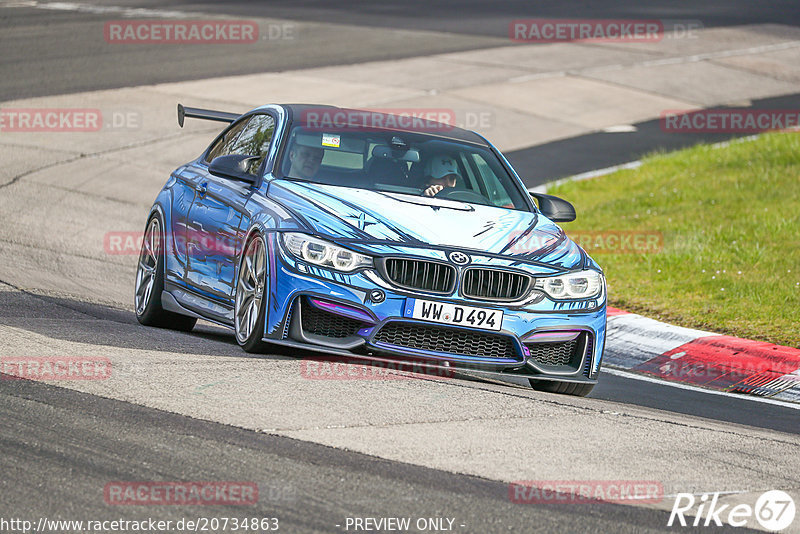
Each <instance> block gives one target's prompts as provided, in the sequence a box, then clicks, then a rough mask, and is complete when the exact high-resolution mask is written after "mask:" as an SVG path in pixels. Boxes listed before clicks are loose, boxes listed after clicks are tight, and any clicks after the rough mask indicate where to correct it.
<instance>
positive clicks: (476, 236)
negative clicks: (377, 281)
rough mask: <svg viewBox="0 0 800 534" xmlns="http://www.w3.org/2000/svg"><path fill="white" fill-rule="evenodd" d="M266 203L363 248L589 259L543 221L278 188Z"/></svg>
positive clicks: (328, 188)
mask: <svg viewBox="0 0 800 534" xmlns="http://www.w3.org/2000/svg"><path fill="white" fill-rule="evenodd" d="M268 195H269V196H270V198H272V199H273V200H276V201H277V202H279V203H280V204H282V205H283V206H284V207H286V208H287V209H288V210H290V211H291V212H292V213H293V214H294V215H295V217H296V218H297V219H298V221H299V222H300V223H301V225H303V226H306V227H307V228H308V229H309V230H311V231H313V232H314V233H315V234H317V235H321V236H326V237H329V238H331V239H335V240H353V241H355V242H358V243H363V244H364V245H369V244H388V245H397V244H401V245H404V246H411V247H414V246H424V247H430V246H441V247H452V248H458V249H461V250H474V251H476V252H488V253H490V254H492V255H499V256H503V257H508V258H510V259H515V260H518V261H522V262H536V263H547V264H548V265H552V266H556V267H561V268H566V269H571V268H575V267H579V266H582V265H584V264H585V263H586V257H585V253H584V252H583V251H582V250H581V249H580V247H578V246H577V245H576V244H575V243H573V242H572V241H571V240H570V239H569V238H568V237H567V236H566V235H565V234H564V232H563V230H561V228H559V227H558V226H557V225H556V224H555V223H553V222H552V221H550V220H549V219H547V218H546V217H544V216H543V215H541V214H539V213H531V212H525V211H517V210H511V209H505V208H496V207H492V206H481V205H477V204H466V203H463V202H456V201H451V200H443V199H437V198H428V197H421V196H415V195H406V194H401V193H388V192H380V191H370V190H367V189H356V188H351V187H340V186H333V185H325V184H315V183H310V182H296V181H288V180H276V181H274V182H273V183H272V184H270V187H269V192H268Z"/></svg>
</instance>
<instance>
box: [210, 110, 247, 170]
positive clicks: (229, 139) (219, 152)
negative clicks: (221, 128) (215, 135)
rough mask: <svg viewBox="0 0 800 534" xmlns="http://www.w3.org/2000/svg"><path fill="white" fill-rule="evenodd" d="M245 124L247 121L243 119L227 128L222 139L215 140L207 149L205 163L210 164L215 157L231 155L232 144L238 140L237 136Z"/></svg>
mask: <svg viewBox="0 0 800 534" xmlns="http://www.w3.org/2000/svg"><path fill="white" fill-rule="evenodd" d="M247 123H248V119H244V120H241V121H239V122H237V123H236V124H234V125H233V126H231V127H230V128H228V131H227V132H225V134H224V135H223V136H222V137H220V138H219V139H217V140H216V142H215V143H214V145H213V146H212V147H211V149H209V151H208V154H207V155H206V159H205V161H206V162H208V163H211V162H212V161H213V160H214V158H216V157H219V156H227V155H228V154H231V153H232V152H231V149H232V147H233V144H234V142H236V140H237V139H238V138H239V134H240V133H242V130H243V129H244V127H245V126H246V125H247Z"/></svg>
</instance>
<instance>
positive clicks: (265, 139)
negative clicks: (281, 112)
mask: <svg viewBox="0 0 800 534" xmlns="http://www.w3.org/2000/svg"><path fill="white" fill-rule="evenodd" d="M274 133H275V119H273V118H272V116H271V115H264V114H260V115H253V116H252V117H251V118H250V120H249V121H248V123H247V125H246V126H245V127H244V129H243V130H242V133H241V135H239V137H238V138H237V139H236V140H235V141H234V142H233V143H232V145H231V152H230V153H231V154H241V155H250V156H258V159H256V160H253V161H252V162H250V165H249V167H248V172H250V173H251V174H253V173H255V172H256V171H257V170H258V168H259V167H260V166H261V163H262V162H263V161H264V158H265V157H267V152H269V145H270V142H272V135H273V134H274Z"/></svg>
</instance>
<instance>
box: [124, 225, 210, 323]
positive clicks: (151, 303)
mask: <svg viewBox="0 0 800 534" xmlns="http://www.w3.org/2000/svg"><path fill="white" fill-rule="evenodd" d="M162 243H163V234H162V232H161V221H160V219H159V218H158V215H154V216H153V218H151V219H150V221H149V222H148V223H147V229H146V230H145V232H144V239H142V250H141V252H140V253H139V266H138V267H137V268H136V293H135V294H134V306H135V308H136V319H138V320H139V322H140V323H142V324H143V325H146V326H155V327H158V328H171V329H173V330H182V331H185V332H188V331H189V330H191V329H192V328H194V324H195V323H196V322H197V319H195V318H194V317H188V316H186V315H180V314H178V313H173V312H170V311H167V310H165V309H164V308H162V307H161V292H162V291H164V251H163V246H162Z"/></svg>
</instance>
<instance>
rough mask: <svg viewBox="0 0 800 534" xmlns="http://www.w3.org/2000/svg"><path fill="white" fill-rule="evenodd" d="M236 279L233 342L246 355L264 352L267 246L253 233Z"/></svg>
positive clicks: (240, 261)
mask: <svg viewBox="0 0 800 534" xmlns="http://www.w3.org/2000/svg"><path fill="white" fill-rule="evenodd" d="M243 250H244V252H243V253H242V257H241V259H240V260H239V273H238V275H237V276H236V299H235V304H234V309H233V322H234V326H235V327H236V341H237V342H238V343H239V345H240V346H241V347H242V348H243V349H244V350H245V352H266V350H267V348H268V346H267V344H266V343H264V342H263V341H261V338H262V336H263V334H264V321H265V320H266V316H267V300H268V298H267V295H268V294H269V291H268V290H267V274H268V273H267V265H268V263H267V246H266V243H265V242H264V238H263V237H261V235H258V234H256V235H255V236H253V237H252V238H251V239H250V241H248V242H247V244H246V246H245V247H244V249H243Z"/></svg>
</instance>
